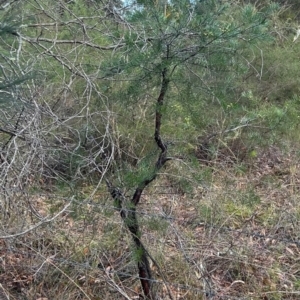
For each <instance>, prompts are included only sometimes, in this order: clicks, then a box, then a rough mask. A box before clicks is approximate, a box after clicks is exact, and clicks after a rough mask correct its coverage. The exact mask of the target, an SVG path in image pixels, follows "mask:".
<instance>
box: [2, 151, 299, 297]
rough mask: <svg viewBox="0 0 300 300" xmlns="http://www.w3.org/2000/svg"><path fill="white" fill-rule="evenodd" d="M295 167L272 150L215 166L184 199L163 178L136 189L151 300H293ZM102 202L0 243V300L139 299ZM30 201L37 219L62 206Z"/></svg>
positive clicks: (126, 248)
mask: <svg viewBox="0 0 300 300" xmlns="http://www.w3.org/2000/svg"><path fill="white" fill-rule="evenodd" d="M299 164H300V160H299V158H298V157H297V155H296V154H295V153H290V154H289V155H284V154H282V152H281V151H280V150H279V149H277V148H275V147H273V148H270V149H269V150H268V151H264V152H263V151H262V152H260V153H258V156H257V157H256V158H255V159H252V161H251V162H248V163H243V164H240V165H237V164H235V165H230V166H229V165H222V163H218V165H215V167H216V168H215V169H216V171H214V172H211V173H210V182H209V184H208V183H207V182H206V183H205V184H203V185H198V186H197V187H195V188H194V189H193V190H190V191H189V193H187V192H184V191H182V190H181V189H179V188H178V185H177V183H176V180H175V181H174V180H172V179H170V178H171V177H170V176H164V175H162V176H161V178H163V180H162V181H160V182H157V185H155V186H152V187H151V188H149V189H148V190H146V191H145V194H144V196H143V198H142V203H141V205H140V206H139V217H140V224H141V229H142V233H143V236H142V239H143V241H144V243H145V245H146V247H147V249H148V251H149V253H150V254H151V256H152V257H153V259H154V261H155V262H152V270H153V277H154V278H155V283H154V289H155V291H156V294H157V296H158V299H169V294H170V293H171V294H172V296H173V299H177V300H179V299H213V300H217V299H224V300H225V299H264V300H267V299H274V300H275V299H299V295H300V259H299V257H300V241H299V240H300V238H299V237H300V229H299V228H300V226H299V222H300V201H299V200H300V199H299V186H300V174H299ZM201 168H202V169H203V168H207V167H200V169H201ZM183 171H184V170H181V172H183ZM182 174H183V173H182ZM88 190H89V187H85V188H82V195H78V197H76V198H78V199H80V198H82V199H86V197H85V195H87V194H88ZM108 196H109V195H108V194H106V193H105V192H103V191H102V192H101V194H100V193H99V194H98V195H96V196H95V197H94V199H90V200H89V201H87V200H82V202H80V200H76V201H75V202H74V203H73V205H72V208H70V209H69V210H68V211H66V212H65V213H64V214H63V215H61V216H60V217H58V218H57V219H56V220H55V221H53V222H52V223H51V224H48V225H47V226H46V225H45V226H41V227H39V228H37V229H35V230H33V231H31V232H29V233H27V234H25V235H22V236H19V237H16V238H13V239H2V240H0V243H1V244H0V258H1V259H0V268H1V269H0V270H1V271H0V283H1V285H0V299H35V300H38V299H39V300H42V299H43V300H46V299H51V300H52V299H53V300H55V299H66V300H67V299H70V300H71V299H72V300H73V299H93V300H96V299H139V294H140V293H141V288H140V285H139V280H138V275H137V269H136V266H135V253H134V251H133V249H132V248H131V245H132V244H131V240H130V237H129V235H128V234H127V232H126V229H125V227H124V226H123V224H122V222H121V219H120V217H119V215H118V213H117V212H115V211H114V209H113V207H112V203H111V200H110V199H109V197H108ZM31 197H32V198H31V199H32V201H31V203H33V204H34V205H35V208H36V209H37V210H38V211H39V213H40V214H42V215H43V214H45V215H46V214H47V213H49V212H50V211H51V210H53V203H55V202H57V203H58V204H57V209H59V208H61V206H62V202H63V201H62V200H58V199H59V197H58V196H57V195H56V196H55V197H56V198H55V200H53V195H52V196H51V195H50V193H49V192H47V193H46V194H44V195H43V196H41V193H40V192H35V194H34V195H32V196H31ZM62 198H63V197H62ZM29 216H30V214H25V213H24V215H23V217H20V216H19V218H17V217H16V216H15V220H16V221H17V222H19V223H20V222H21V219H22V218H27V219H28V222H29V221H30V220H29V219H30V218H29ZM11 217H12V216H11ZM6 218H7V217H6ZM1 222H2V224H5V223H4V222H7V219H4V217H3V219H2V220H1ZM14 226H15V227H16V228H19V227H18V226H17V223H15V224H14Z"/></svg>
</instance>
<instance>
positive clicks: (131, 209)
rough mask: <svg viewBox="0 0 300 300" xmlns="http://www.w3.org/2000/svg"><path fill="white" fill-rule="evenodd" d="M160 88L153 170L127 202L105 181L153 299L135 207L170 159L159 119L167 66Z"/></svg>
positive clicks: (144, 286) (147, 294)
mask: <svg viewBox="0 0 300 300" xmlns="http://www.w3.org/2000/svg"><path fill="white" fill-rule="evenodd" d="M161 76H162V81H161V89H160V93H159V96H158V98H157V103H156V113H155V133H154V139H155V142H156V144H157V146H158V148H159V149H160V153H159V156H158V158H157V161H156V163H155V165H154V166H153V169H154V170H153V172H152V173H151V174H149V177H147V178H145V179H143V180H142V181H141V182H140V183H139V184H138V187H137V188H136V190H135V192H134V194H133V196H132V198H131V199H130V201H129V203H126V198H125V196H124V194H123V193H122V191H120V190H119V189H118V188H116V187H113V186H112V184H111V183H110V182H109V181H106V183H107V186H108V189H109V192H110V194H111V196H112V198H113V199H114V201H115V205H116V208H117V209H118V210H119V212H120V215H121V218H122V219H123V221H124V223H125V225H126V226H127V228H128V230H129V231H130V234H131V236H132V239H133V242H134V246H135V249H136V251H137V253H138V270H139V278H140V282H141V286H142V289H143V293H144V296H145V297H146V299H154V297H153V295H152V291H151V285H152V275H151V269H150V265H149V260H148V254H147V250H146V249H145V247H144V245H143V244H142V242H141V240H140V231H139V224H138V220H137V215H136V208H137V205H138V204H139V202H140V198H141V196H142V193H143V191H144V189H145V188H146V187H147V186H148V185H149V184H150V183H151V182H152V181H153V180H154V179H155V178H156V177H157V173H158V171H159V170H160V169H161V168H162V167H163V166H164V165H165V163H166V162H167V161H168V160H170V158H168V157H167V145H166V144H165V143H164V142H163V140H162V138H161V120H162V107H163V105H164V99H165V95H166V92H167V90H168V85H169V79H168V77H167V68H164V69H163V70H162V73H161Z"/></svg>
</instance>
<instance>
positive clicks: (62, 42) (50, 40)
mask: <svg viewBox="0 0 300 300" xmlns="http://www.w3.org/2000/svg"><path fill="white" fill-rule="evenodd" d="M22 38H23V39H24V40H25V41H27V42H30V43H39V42H45V43H50V44H52V45H53V44H73V45H84V46H87V47H91V48H93V49H98V50H114V49H116V48H121V47H123V46H124V45H125V44H124V43H119V44H117V45H112V46H99V45H96V44H93V43H90V42H87V41H80V40H56V39H47V38H41V37H38V38H29V37H24V36H22Z"/></svg>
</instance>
